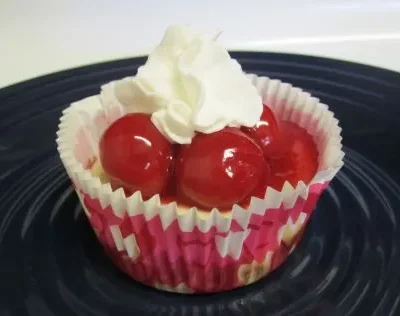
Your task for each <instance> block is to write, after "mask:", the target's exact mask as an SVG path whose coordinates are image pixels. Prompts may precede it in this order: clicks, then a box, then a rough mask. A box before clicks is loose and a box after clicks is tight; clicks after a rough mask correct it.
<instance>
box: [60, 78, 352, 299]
mask: <svg viewBox="0 0 400 316" xmlns="http://www.w3.org/2000/svg"><path fill="white" fill-rule="evenodd" d="M249 79H250V80H251V81H252V82H253V84H254V85H255V86H256V87H257V89H258V90H259V92H260V94H261V95H262V97H263V101H264V104H266V105H268V106H270V107H271V108H272V109H273V111H274V113H275V114H276V116H277V117H278V119H279V120H287V121H292V122H294V123H296V124H298V125H300V126H301V127H303V128H305V129H306V130H307V131H308V132H309V133H310V134H311V135H312V136H313V138H314V140H315V142H316V144H317V148H318V152H319V161H318V172H317V174H316V175H315V177H314V179H313V180H312V181H311V183H310V184H309V185H306V184H304V183H303V182H299V183H298V185H297V186H296V187H295V188H293V187H292V186H291V185H290V184H289V183H286V184H285V185H284V187H283V189H282V191H280V192H278V191H276V190H274V189H272V188H268V189H267V191H266V194H265V198H264V199H259V198H256V197H253V198H252V199H251V202H250V205H249V207H248V208H247V209H243V208H241V207H240V206H238V205H235V206H233V208H232V211H231V212H229V213H221V212H219V210H217V209H213V210H212V211H211V212H208V213H207V212H203V211H201V210H198V209H196V208H191V209H181V208H179V207H178V205H177V204H176V203H175V202H173V203H169V204H162V203H161V201H160V197H159V196H154V197H152V198H151V199H149V200H147V201H143V199H142V197H141V194H140V192H136V193H134V194H133V195H132V196H130V197H126V196H125V194H124V191H123V189H118V190H116V191H113V190H112V188H111V186H110V184H109V183H107V181H106V179H105V178H102V177H103V176H104V174H103V173H102V172H101V166H99V164H98V160H97V156H98V141H99V138H100V136H101V135H102V133H103V132H104V130H105V129H106V128H107V126H108V125H110V124H111V122H113V121H115V120H116V119H117V118H119V117H121V116H122V115H124V114H125V111H126V108H127V107H126V106H124V105H123V104H126V103H127V102H129V93H130V92H129V91H127V90H125V89H129V85H127V82H128V81H129V78H125V79H123V80H122V81H117V82H112V83H110V84H108V85H106V86H104V87H103V90H102V92H101V94H100V95H96V96H92V97H89V98H86V99H83V100H81V101H78V102H76V103H73V104H72V105H71V106H70V107H69V108H67V109H66V110H65V111H64V112H63V116H62V117H61V119H60V125H59V131H58V138H57V143H58V150H59V153H60V157H61V160H62V162H63V164H64V166H65V168H66V170H67V173H68V175H69V177H70V178H71V180H72V182H73V183H74V187H75V189H76V191H77V193H78V196H79V198H80V201H81V202H82V205H83V208H84V210H85V212H86V214H87V216H88V218H89V221H90V223H91V225H92V226H93V228H94V230H95V231H96V233H97V236H98V238H99V240H100V242H101V243H102V244H103V246H104V247H105V249H106V250H107V252H108V253H109V255H110V257H111V258H112V259H113V261H114V262H115V263H116V265H118V266H119V267H120V268H121V269H122V270H123V271H125V272H126V273H128V274H129V275H130V276H132V277H133V278H134V279H136V280H137V281H139V282H142V283H144V284H147V285H149V286H153V287H156V288H159V289H163V290H168V291H175V292H182V293H199V292H219V291H224V290H229V289H233V288H236V287H240V286H243V285H246V284H250V283H252V282H254V281H256V280H258V279H260V278H261V277H263V276H265V275H267V274H268V273H269V272H271V271H272V270H273V269H275V268H276V267H277V266H279V265H280V264H281V263H282V262H284V260H285V259H286V257H287V256H288V254H289V253H290V251H291V250H293V248H294V247H295V245H296V244H297V242H298V240H299V238H300V237H301V235H302V234H301V232H302V231H303V230H304V227H305V225H306V224H307V222H308V220H309V218H310V215H311V213H312V210H313V209H314V207H315V204H316V202H317V201H318V198H319V196H320V195H321V193H322V192H323V191H324V190H325V188H326V187H327V186H328V184H329V183H330V181H331V180H332V178H333V177H334V176H335V174H336V173H337V172H338V171H339V169H340V168H341V166H342V165H343V157H344V153H343V152H342V145H341V136H340V133H341V129H340V127H339V125H338V120H337V119H336V118H335V117H334V115H333V113H332V112H330V111H329V109H328V107H327V106H326V105H324V104H322V103H320V102H319V100H318V99H316V98H314V97H312V96H311V95H310V94H308V93H306V92H304V91H302V90H301V89H299V88H295V87H292V86H291V85H289V84H286V83H282V82H280V81H278V80H271V79H269V78H266V77H257V76H255V75H249ZM116 92H117V93H116ZM120 96H121V97H120ZM94 166H96V167H94ZM89 167H92V168H89Z"/></svg>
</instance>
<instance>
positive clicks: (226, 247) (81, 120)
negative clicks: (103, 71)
mask: <svg viewBox="0 0 400 316" xmlns="http://www.w3.org/2000/svg"><path fill="white" fill-rule="evenodd" d="M248 76H249V78H250V79H251V81H252V82H253V84H254V85H255V86H256V87H257V89H258V91H259V92H260V94H261V96H262V98H263V102H264V104H267V105H269V106H271V108H272V109H273V111H274V112H275V114H276V116H277V118H278V120H288V121H291V122H294V123H296V124H298V125H299V126H301V127H303V128H305V129H306V130H307V131H308V133H309V134H311V135H312V136H313V138H314V140H315V142H316V144H317V148H318V152H319V161H318V172H317V174H316V175H315V177H314V178H313V180H312V181H311V183H310V184H309V185H306V184H305V183H303V182H299V183H298V185H297V186H296V187H295V188H293V187H292V186H291V185H290V184H289V183H288V182H286V183H285V184H284V186H283V188H282V191H277V190H275V189H273V188H268V189H267V191H266V195H265V196H266V197H267V198H265V199H259V198H256V197H253V198H252V199H251V202H250V205H249V207H248V208H247V209H244V208H242V207H240V206H238V205H234V206H233V208H232V211H231V212H228V213H226V212H224V213H222V212H220V211H219V210H218V209H213V210H212V211H211V212H203V211H201V210H198V209H197V208H194V207H193V208H191V209H188V210H182V209H179V208H178V206H177V204H176V203H170V204H168V205H164V204H161V202H160V197H159V196H158V195H156V196H154V197H152V198H151V199H149V200H147V201H143V199H142V197H141V194H140V192H136V193H134V194H133V195H132V196H130V197H128V198H127V197H125V194H124V191H123V190H122V189H118V190H116V191H112V189H111V186H110V184H102V183H101V181H100V179H99V178H98V177H94V176H93V175H92V174H91V173H90V171H89V170H86V169H85V166H86V164H87V163H88V162H87V161H85V157H86V158H87V157H90V156H92V157H94V156H97V154H98V141H99V138H100V136H101V135H102V133H103V131H104V130H105V129H106V128H107V126H108V125H109V124H111V122H112V121H114V120H116V119H117V118H119V117H121V116H122V115H124V107H123V106H122V104H121V103H120V102H118V98H117V96H116V95H115V94H114V93H113V92H114V90H113V89H114V86H115V84H114V83H113V82H112V83H110V84H108V85H106V86H104V87H103V91H102V92H101V96H100V95H95V96H91V97H88V98H85V99H83V100H80V101H78V102H75V103H73V104H71V106H70V107H68V108H67V109H66V110H64V111H63V116H62V117H61V119H60V125H59V130H58V132H57V136H58V137H57V144H58V151H59V153H60V157H61V160H62V162H63V164H64V166H65V168H66V170H67V173H68V175H69V176H70V178H71V179H72V181H73V182H74V184H75V186H76V188H77V190H78V191H79V190H81V191H83V192H86V193H88V194H89V195H90V196H91V197H92V198H95V199H98V200H99V201H100V204H101V206H102V207H103V208H105V207H107V206H108V205H111V207H112V210H113V211H114V213H115V215H116V216H117V217H120V218H123V217H124V215H125V213H126V212H127V213H128V214H129V215H130V216H134V215H139V214H143V215H144V217H145V218H146V219H147V220H150V219H152V218H153V217H155V216H159V217H160V219H161V223H162V226H163V228H164V229H166V228H168V226H169V225H170V224H171V223H172V222H173V221H174V220H177V221H178V223H179V227H180V229H181V230H182V231H183V232H192V231H193V229H194V228H195V227H197V228H198V229H199V230H200V231H201V232H207V231H209V230H210V228H211V227H213V226H215V227H216V228H217V231H220V232H228V231H229V230H230V227H231V222H232V220H235V221H236V222H237V223H238V224H239V225H240V226H241V227H242V228H243V231H242V232H232V231H229V233H228V236H227V237H220V239H219V240H218V241H216V242H217V245H218V248H219V249H220V253H221V255H228V254H229V255H231V256H232V257H234V258H237V257H239V255H240V252H241V245H242V244H243V241H244V240H245V239H246V237H247V235H246V231H247V226H248V223H249V219H250V217H251V216H252V215H253V214H258V215H264V213H265V212H266V211H268V210H269V209H277V208H279V207H281V206H282V205H283V206H284V208H291V207H293V205H294V204H295V202H296V201H297V199H298V198H299V197H301V198H303V199H306V198H307V196H308V193H309V188H310V186H311V185H313V184H316V183H329V181H330V180H331V179H332V178H333V177H334V176H335V174H336V173H337V172H338V171H339V169H340V168H341V167H342V165H343V157H344V153H343V151H342V144H341V140H342V138H341V135H340V134H341V128H340V127H339V125H338V120H337V119H336V118H335V117H334V114H333V113H332V112H331V111H329V109H328V106H327V105H325V104H322V103H320V102H319V100H318V99H317V98H315V97H312V96H311V95H310V94H309V93H307V92H304V91H303V90H301V89H299V88H295V87H293V86H291V85H290V84H287V83H282V82H281V81H279V80H271V79H269V78H267V77H258V76H256V75H248ZM122 80H124V79H122ZM120 93H123V91H122V92H120ZM78 132H80V133H83V134H84V136H85V137H83V139H85V141H84V142H85V144H78V142H79V141H82V140H79V138H78V137H77V133H78ZM80 139H82V138H80ZM77 147H78V148H80V149H81V150H82V149H83V150H85V151H86V153H84V154H82V153H80V152H79V151H78V152H77V150H76V148H77ZM82 157H84V158H82ZM78 195H79V194H78ZM80 198H81V197H80ZM86 214H87V215H88V216H90V214H89V212H88V211H87V210H86ZM118 230H119V229H118V227H117V228H116V229H115V230H114V231H113V237H114V240H115V243H116V245H117V247H118V248H126V250H127V251H128V252H131V253H132V256H136V255H137V254H135V253H134V252H135V249H137V247H134V246H132V245H131V243H130V242H129V241H128V240H122V238H121V233H120V232H118ZM128 248H129V249H128Z"/></svg>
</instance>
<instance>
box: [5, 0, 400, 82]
mask: <svg viewBox="0 0 400 316" xmlns="http://www.w3.org/2000/svg"><path fill="white" fill-rule="evenodd" d="M174 23H191V24H192V25H193V26H195V27H196V28H198V29H202V30H205V31H212V30H223V31H224V32H223V34H222V35H221V37H220V41H222V43H224V44H225V45H226V46H227V47H228V48H231V49H240V50H263V51H264V50H265V51H276V52H294V53H302V54H310V55H320V56H327V57H334V58H340V59H345V60H350V61H357V62H361V63H366V64H371V65H376V66H380V67H384V68H389V69H393V70H396V71H400V58H399V56H400V1H399V0H275V1H270V0H246V1H242V0H237V1H236V2H235V0H219V1H216V0H202V1H196V0H169V1H162V0H158V1H157V0H140V1H139V0H114V1H104V0H68V1H63V0H35V1H33V0H1V1H0V57H1V58H0V87H4V86H7V85H10V84H13V83H16V82H19V81H22V80H26V79H29V78H33V77H36V76H39V75H43V74H47V73H51V72H54V71H58V70H62V69H67V68H71V67H76V66H80V65H85V64H90V63H96V62H100V61H106V60H112V59H118V58H125V57H132V56H136V55H140V54H144V53H146V52H147V51H149V50H150V49H151V48H152V47H153V46H154V45H155V44H156V43H157V42H158V41H159V40H160V39H161V37H162V35H163V33H164V31H165V28H166V27H167V26H168V25H170V24H174Z"/></svg>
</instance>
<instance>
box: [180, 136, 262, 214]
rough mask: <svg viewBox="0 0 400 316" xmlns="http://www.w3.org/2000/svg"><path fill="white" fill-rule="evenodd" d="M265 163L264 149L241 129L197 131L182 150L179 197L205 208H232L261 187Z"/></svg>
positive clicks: (188, 202) (190, 203)
mask: <svg viewBox="0 0 400 316" xmlns="http://www.w3.org/2000/svg"><path fill="white" fill-rule="evenodd" d="M265 166H266V162H265V159H264V157H263V153H262V150H261V148H260V147H259V146H258V145H257V144H256V143H255V142H254V141H253V140H252V139H251V138H250V137H248V136H247V135H246V134H244V133H243V132H241V131H240V130H239V129H236V128H225V129H223V130H221V131H218V132H215V133H212V134H197V135H196V136H195V137H194V138H193V140H192V143H191V144H190V145H184V146H182V147H181V149H180V151H179V152H178V157H177V161H176V165H175V169H176V182H177V191H178V196H179V198H180V199H182V200H183V201H186V203H185V204H189V205H194V206H197V207H200V208H202V209H205V210H210V209H212V208H213V207H217V208H219V209H220V210H222V211H223V210H230V209H231V207H232V205H233V204H235V203H239V202H240V201H242V200H244V199H245V198H247V197H248V196H249V195H250V194H251V193H252V192H253V191H254V190H255V189H256V188H257V186H258V185H259V183H260V182H261V180H263V179H262V177H263V175H264V173H265Z"/></svg>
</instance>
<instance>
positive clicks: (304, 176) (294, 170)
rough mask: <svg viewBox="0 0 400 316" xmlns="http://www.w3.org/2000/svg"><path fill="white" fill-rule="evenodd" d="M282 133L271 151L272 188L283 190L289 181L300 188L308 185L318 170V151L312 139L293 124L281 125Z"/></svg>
mask: <svg viewBox="0 0 400 316" xmlns="http://www.w3.org/2000/svg"><path fill="white" fill-rule="evenodd" d="M279 127H280V133H279V135H278V137H277V138H276V139H275V141H274V144H273V145H272V146H271V148H270V153H269V156H268V158H267V159H268V162H269V164H270V167H271V176H270V177H269V185H270V186H272V187H273V188H275V189H276V190H281V189H282V186H283V184H284V183H285V181H288V182H289V183H290V184H291V185H292V186H294V187H295V186H296V185H297V183H298V182H299V181H303V182H305V183H306V184H308V183H309V182H310V181H311V180H312V179H313V177H314V175H315V173H316V172H317V168H318V151H317V147H316V145H315V143H314V140H313V139H312V137H311V135H309V134H308V133H307V131H306V130H305V129H303V128H301V127H300V126H298V125H296V124H294V123H291V122H280V123H279Z"/></svg>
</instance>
